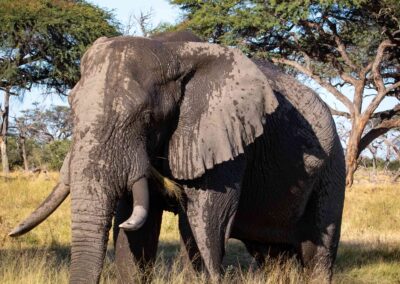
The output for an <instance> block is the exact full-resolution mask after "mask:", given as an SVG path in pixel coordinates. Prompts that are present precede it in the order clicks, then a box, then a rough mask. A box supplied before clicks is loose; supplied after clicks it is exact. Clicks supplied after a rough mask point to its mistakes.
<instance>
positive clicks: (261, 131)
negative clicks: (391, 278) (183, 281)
mask: <svg viewBox="0 0 400 284" xmlns="http://www.w3.org/2000/svg"><path fill="white" fill-rule="evenodd" d="M69 103H70V105H71V108H72V112H73V120H74V121H73V122H74V129H73V131H74V132H73V133H74V136H73V141H72V146H71V150H70V152H69V154H68V156H67V157H66V159H65V160H64V164H63V167H62V169H61V175H60V182H59V183H58V185H57V186H56V187H55V189H54V191H53V192H52V193H51V194H50V195H49V197H48V198H47V199H46V200H45V201H44V202H43V203H42V204H41V205H40V206H39V207H38V209H36V210H35V211H34V212H33V213H32V214H31V215H30V216H29V217H28V218H27V219H26V220H25V221H23V222H22V223H20V224H19V225H18V226H17V227H16V228H15V229H14V230H13V231H12V232H11V233H10V235H11V236H18V235H21V234H23V233H26V232H27V231H29V230H31V229H32V228H34V227H35V226H36V225H38V224H39V223H40V222H42V221H43V220H45V219H46V218H47V217H48V216H49V215H50V214H51V213H52V212H53V211H54V210H55V209H56V208H57V206H58V205H60V204H61V203H62V201H63V200H64V199H65V198H66V196H67V195H68V194H71V218H72V248H71V267H70V273H71V274H70V282H71V283H97V282H99V277H100V274H101V270H102V266H103V260H104V257H105V252H106V245H107V241H108V233H109V230H110V229H111V226H112V218H113V217H114V216H115V219H114V241H115V261H116V263H117V268H118V274H119V277H120V280H121V282H123V283H128V282H130V280H129V279H130V278H129V277H130V276H129V274H130V269H131V267H132V266H131V265H133V264H134V263H138V264H140V265H143V266H144V265H148V264H151V263H152V262H153V261H154V259H155V257H156V251H157V244H158V238H159V234H160V227H161V220H162V214H163V211H165V210H169V211H173V212H175V213H177V214H178V215H179V232H180V236H181V249H182V250H183V254H184V256H185V257H186V259H188V260H189V261H190V262H191V263H192V264H193V267H194V268H195V269H196V270H204V271H205V272H206V273H207V274H208V275H210V276H211V277H218V275H219V274H220V273H221V262H222V258H223V256H224V253H225V243H226V240H227V239H228V238H235V239H238V240H240V241H242V242H243V243H244V245H245V246H246V248H247V250H248V251H249V253H250V254H251V255H252V256H254V258H255V260H256V262H257V263H258V264H259V265H263V263H264V261H265V258H266V257H268V256H270V257H275V256H277V255H280V254H285V253H286V254H289V255H295V256H296V257H297V258H298V259H299V260H300V262H301V264H303V265H304V266H305V267H309V268H310V269H315V268H316V267H320V268H322V270H323V271H325V272H326V275H328V276H327V277H328V278H330V277H331V276H332V266H333V264H334V261H335V258H336V254H337V249H338V243H339V238H340V227H341V219H342V211H343V202H344V192H345V164H344V155H343V149H342V146H341V143H340V140H339V138H338V135H337V131H336V128H335V124H334V121H333V119H332V115H331V113H330V111H329V109H328V107H327V106H326V104H325V103H324V102H323V101H322V100H321V99H320V98H319V97H318V95H317V94H316V93H315V92H314V91H312V90H311V89H310V88H308V87H306V86H304V85H302V84H301V83H300V82H298V81H297V80H296V79H295V78H293V77H291V76H289V75H287V74H285V73H284V72H282V71H281V70H280V69H278V68H277V67H275V66H274V65H273V64H271V63H269V62H266V61H262V60H257V59H250V58H248V57H247V56H246V55H245V54H243V53H242V52H241V51H239V50H238V49H236V48H232V47H224V46H221V45H217V44H213V43H209V42H203V41H201V40H200V39H199V38H197V36H194V35H193V34H191V33H190V32H175V33H166V34H161V35H156V36H153V37H151V38H142V37H130V36H129V37H128V36H120V37H114V38H105V37H102V38H100V39H98V40H96V41H95V42H94V44H93V45H92V46H91V47H90V48H89V49H88V51H87V52H86V53H85V54H84V56H83V57H82V60H81V79H80V81H79V82H78V83H77V84H76V86H75V87H74V88H73V89H72V90H71V93H70V95H69ZM151 169H154V170H155V171H157V172H158V173H159V175H160V176H162V177H164V178H165V179H166V180H169V181H171V182H173V183H174V184H176V185H177V186H178V187H179V188H180V189H181V198H180V199H177V198H173V197H171V196H170V195H169V194H167V193H166V190H165V189H163V187H162V186H160V183H159V182H157V180H156V179H155V178H154V176H153V175H152V174H151V172H152V170H151ZM131 191H132V192H131ZM138 206H141V210H142V211H143V210H144V211H143V212H145V213H144V214H140V215H138V216H139V217H137V218H139V219H138V220H135V222H136V224H139V225H137V227H135V230H133V231H127V230H123V229H121V228H119V225H120V224H121V223H122V222H123V221H125V220H127V219H128V218H129V216H130V215H131V213H132V211H134V210H135V208H137V207H138ZM199 256H200V257H199Z"/></svg>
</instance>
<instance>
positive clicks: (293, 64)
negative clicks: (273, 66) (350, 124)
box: [272, 58, 354, 114]
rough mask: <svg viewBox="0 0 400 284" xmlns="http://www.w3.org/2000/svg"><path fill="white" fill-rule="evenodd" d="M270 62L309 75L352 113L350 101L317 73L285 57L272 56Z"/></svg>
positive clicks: (352, 108)
mask: <svg viewBox="0 0 400 284" xmlns="http://www.w3.org/2000/svg"><path fill="white" fill-rule="evenodd" d="M272 62H274V63H280V64H285V65H288V66H291V67H293V68H296V69H297V70H298V71H300V72H301V73H303V74H305V75H307V76H308V77H310V78H311V79H313V80H315V81H316V82H317V83H318V84H319V85H321V86H322V87H324V88H325V89H326V90H327V91H329V92H330V93H331V94H332V95H334V96H335V97H336V98H337V99H338V100H339V101H340V102H342V103H343V104H344V105H345V106H346V107H347V109H348V110H349V111H350V113H351V114H354V107H353V104H352V102H351V101H350V100H349V99H348V98H347V97H346V96H345V95H343V94H342V93H341V92H339V91H338V90H337V89H336V88H335V87H333V86H332V85H331V84H329V83H328V82H326V81H324V80H323V79H322V78H321V77H319V76H318V75H316V74H314V73H313V72H312V71H311V70H309V69H307V68H305V67H304V66H302V65H300V64H299V63H297V62H296V61H292V60H288V59H285V58H272Z"/></svg>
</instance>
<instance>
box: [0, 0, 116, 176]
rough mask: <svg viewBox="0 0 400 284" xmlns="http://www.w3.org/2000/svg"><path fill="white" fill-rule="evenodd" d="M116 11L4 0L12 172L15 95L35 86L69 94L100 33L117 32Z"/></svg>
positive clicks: (4, 113)
mask: <svg viewBox="0 0 400 284" xmlns="http://www.w3.org/2000/svg"><path fill="white" fill-rule="evenodd" d="M118 34H119V32H118V23H117V22H116V21H115V20H114V18H113V15H112V14H111V13H110V12H108V11H105V10H103V9H100V8H99V7H97V6H95V5H93V4H90V3H87V2H86V1H82V0H75V1H70V0H58V1H50V0H19V1H13V0H0V92H3V96H4V97H3V106H2V109H1V110H0V117H1V125H0V129H1V132H0V146H1V147H0V149H1V158H2V166H3V172H4V173H7V172H8V171H9V166H8V158H7V149H6V146H7V134H8V124H9V111H10V96H13V95H15V96H19V95H21V94H23V93H24V91H30V90H31V89H32V88H33V87H37V86H40V85H41V86H44V87H45V89H46V90H47V92H54V93H58V94H64V95H65V94H66V93H67V91H68V89H70V88H71V87H73V86H74V85H75V83H76V82H77V81H78V79H79V76H80V74H79V62H80V58H81V56H82V54H83V53H84V52H85V50H86V49H87V48H88V46H89V45H90V44H91V43H92V42H93V41H94V40H96V39H97V38H98V37H100V36H115V35H118Z"/></svg>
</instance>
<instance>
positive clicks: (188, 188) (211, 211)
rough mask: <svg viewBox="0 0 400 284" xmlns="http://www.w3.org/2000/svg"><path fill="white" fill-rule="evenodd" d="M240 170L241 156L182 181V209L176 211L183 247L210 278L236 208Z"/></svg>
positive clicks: (214, 273)
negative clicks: (183, 192)
mask: <svg viewBox="0 0 400 284" xmlns="http://www.w3.org/2000/svg"><path fill="white" fill-rule="evenodd" d="M243 172H244V159H240V158H239V159H238V160H236V161H230V162H226V163H223V164H221V165H218V166H216V167H215V168H214V169H212V170H210V171H209V172H206V173H205V175H204V176H203V177H202V178H200V179H198V180H196V181H193V182H192V183H190V184H186V185H185V193H186V196H187V206H186V212H183V213H181V214H180V220H179V226H180V233H181V238H182V241H183V244H184V248H183V249H186V255H187V256H188V257H189V259H190V260H191V261H192V263H193V264H194V268H195V269H199V268H201V267H203V266H204V267H205V268H206V270H207V272H208V273H209V275H210V276H211V277H212V278H214V277H218V276H219V274H220V272H221V263H222V258H223V256H224V253H225V241H226V240H227V238H228V237H229V235H230V229H231V227H232V223H233V220H234V216H235V214H236V210H237V208H238V203H239V198H240V184H241V177H242V176H243ZM196 252H199V254H200V255H198V254H196ZM199 258H200V259H199Z"/></svg>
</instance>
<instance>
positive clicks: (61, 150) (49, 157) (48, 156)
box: [42, 140, 71, 171]
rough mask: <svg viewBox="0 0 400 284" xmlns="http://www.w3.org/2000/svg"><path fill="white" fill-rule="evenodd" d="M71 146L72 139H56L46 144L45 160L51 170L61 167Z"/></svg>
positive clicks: (44, 150)
mask: <svg viewBox="0 0 400 284" xmlns="http://www.w3.org/2000/svg"><path fill="white" fill-rule="evenodd" d="M70 146H71V140H56V141H52V142H50V143H48V144H46V145H45V146H44V149H43V158H42V159H43V162H44V163H46V164H47V165H48V169H49V170H55V171H58V170H60V169H61V166H62V163H63V161H64V158H65V156H66V155H67V153H68V151H69V148H70Z"/></svg>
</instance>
